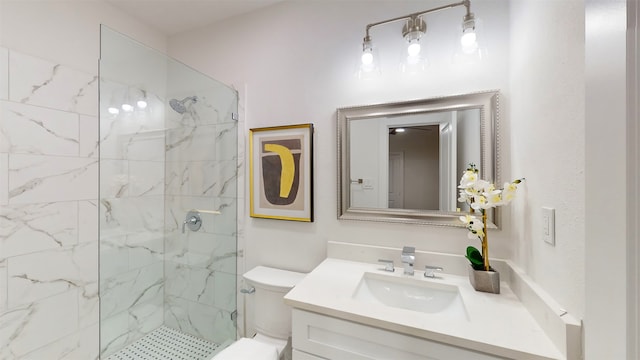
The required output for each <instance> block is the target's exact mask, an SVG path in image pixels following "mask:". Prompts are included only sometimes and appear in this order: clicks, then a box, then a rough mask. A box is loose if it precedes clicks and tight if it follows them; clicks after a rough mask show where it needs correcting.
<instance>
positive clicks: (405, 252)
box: [402, 246, 416, 255]
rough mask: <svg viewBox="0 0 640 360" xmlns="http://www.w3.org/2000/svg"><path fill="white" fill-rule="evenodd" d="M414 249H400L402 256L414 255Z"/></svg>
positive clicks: (410, 247) (411, 247) (408, 247)
mask: <svg viewBox="0 0 640 360" xmlns="http://www.w3.org/2000/svg"><path fill="white" fill-rule="evenodd" d="M415 254H416V248H415V247H413V246H404V247H402V255H415Z"/></svg>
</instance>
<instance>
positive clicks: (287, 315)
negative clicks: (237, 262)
mask: <svg viewBox="0 0 640 360" xmlns="http://www.w3.org/2000/svg"><path fill="white" fill-rule="evenodd" d="M305 275H306V274H303V273H298V272H293V271H287V270H281V269H274V268H270V267H266V266H257V267H255V268H253V269H251V270H249V271H247V272H246V273H245V274H244V275H243V277H244V279H245V282H246V283H247V285H248V286H250V287H252V288H254V289H255V292H254V293H253V294H251V295H250V296H255V299H254V301H253V306H254V318H255V328H256V331H257V334H256V336H255V337H253V338H241V339H239V340H238V341H236V342H235V343H233V344H231V345H230V346H229V347H227V348H226V349H224V350H222V351H221V352H220V353H218V354H217V355H215V356H214V357H213V360H244V359H246V360H278V359H281V358H282V356H283V351H284V349H285V347H286V345H287V342H288V339H289V337H290V336H291V308H290V307H289V306H288V305H286V304H285V303H284V299H283V298H284V295H285V294H286V293H288V292H289V290H291V289H292V288H293V287H294V286H295V285H296V284H297V283H298V282H300V280H302V279H303V278H304V276H305Z"/></svg>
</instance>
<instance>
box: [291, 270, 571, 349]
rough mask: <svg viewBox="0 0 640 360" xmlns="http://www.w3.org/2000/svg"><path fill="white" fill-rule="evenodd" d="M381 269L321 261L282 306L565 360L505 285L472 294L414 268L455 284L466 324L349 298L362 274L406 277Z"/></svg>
mask: <svg viewBox="0 0 640 360" xmlns="http://www.w3.org/2000/svg"><path fill="white" fill-rule="evenodd" d="M380 268H381V266H380V265H379V264H367V263H360V262H354V261H347V260H339V259H331V258H329V259H326V260H324V261H323V262H322V263H321V264H320V265H318V266H317V267H316V268H315V269H314V270H313V271H312V272H310V273H309V274H308V275H307V276H306V277H305V278H304V279H303V280H302V281H301V282H300V283H299V284H298V285H296V287H295V288H294V289H293V290H291V291H290V292H289V293H288V294H287V295H286V296H285V302H286V303H287V304H289V305H291V306H292V307H294V308H299V309H303V310H308V311H313V312H316V313H320V314H324V315H329V316H333V317H337V318H341V319H345V320H350V321H354V322H358V323H361V324H365V325H370V326H376V327H379V328H383V329H388V330H392V331H395V332H398V333H402V334H407V335H412V336H416V337H420V338H425V339H429V340H434V341H439V342H442V343H446V344H450V345H454V346H459V347H464V348H467V349H473V350H476V351H481V352H486V353H489V354H494V355H498V356H503V357H507V358H513V359H518V360H527V359H535V360H540V359H564V356H563V355H562V353H561V352H560V351H559V350H558V349H557V348H556V347H555V346H554V345H553V343H552V342H551V340H550V339H549V338H548V337H547V335H546V334H545V333H544V331H543V330H542V329H541V328H540V326H538V324H537V323H536V322H535V320H534V319H533V317H532V316H531V315H530V314H529V312H528V311H527V309H526V308H525V307H524V306H523V305H522V303H521V302H520V301H519V300H518V298H517V297H516V296H515V295H514V294H513V292H512V291H511V289H509V287H508V286H507V284H506V283H505V282H502V283H501V294H488V293H482V292H477V291H475V290H474V289H473V287H471V284H470V283H469V279H468V278H467V277H463V276H457V275H450V274H446V273H438V274H437V276H438V277H437V278H435V279H429V278H424V276H423V273H422V271H418V270H416V271H415V275H413V277H414V279H417V280H420V281H433V282H440V283H442V282H444V283H447V284H452V285H456V286H458V288H459V291H460V295H461V297H462V299H463V302H464V305H465V308H466V310H467V315H468V320H465V319H452V318H450V317H447V316H445V315H438V314H427V313H419V312H415V311H410V310H404V309H398V308H392V307H388V306H385V305H381V304H374V303H363V302H362V301H358V300H355V299H353V298H352V295H353V294H354V292H355V290H356V288H357V286H358V284H359V283H360V280H361V279H362V276H363V274H364V273H365V272H373V273H381V274H385V275H388V276H395V277H406V276H407V275H404V274H403V271H402V268H396V271H395V272H394V273H391V272H384V271H381V270H380Z"/></svg>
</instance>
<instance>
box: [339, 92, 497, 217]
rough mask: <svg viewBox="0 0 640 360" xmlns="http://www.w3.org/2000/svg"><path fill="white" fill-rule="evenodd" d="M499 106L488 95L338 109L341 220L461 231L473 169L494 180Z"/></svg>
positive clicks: (489, 93) (470, 95) (466, 95)
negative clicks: (461, 187) (465, 182)
mask: <svg viewBox="0 0 640 360" xmlns="http://www.w3.org/2000/svg"><path fill="white" fill-rule="evenodd" d="M497 105H498V92H497V91H489V92H482V93H474V94H465V95H457V96H448V97H440V98H434V99H424V100H415V101H409V102H403V103H391V104H379V105H369V106H359V107H349V108H341V109H338V132H339V144H338V151H339V159H340V162H341V163H340V166H339V169H338V172H339V177H340V178H339V184H340V186H339V194H340V195H339V196H340V199H339V209H338V212H339V214H338V217H339V218H340V219H355V220H374V221H393V222H417V223H428V224H436V225H452V226H458V225H459V224H457V223H456V221H455V219H457V214H456V211H466V210H468V209H466V208H465V207H466V205H465V204H462V203H458V201H457V198H458V189H457V186H458V182H459V179H460V177H461V176H462V174H463V172H464V171H465V169H466V168H467V167H468V165H469V164H470V163H473V164H476V165H477V166H478V168H479V169H480V173H481V174H480V175H481V176H483V178H490V179H496V176H495V174H496V166H495V165H496V164H495V163H496V160H495V147H496V146H497V144H496V141H495V136H494V133H495V126H496V121H497ZM494 223H495V221H494Z"/></svg>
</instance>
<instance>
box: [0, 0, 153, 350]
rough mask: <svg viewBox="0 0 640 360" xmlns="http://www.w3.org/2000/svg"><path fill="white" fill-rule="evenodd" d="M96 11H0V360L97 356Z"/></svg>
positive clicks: (42, 6) (133, 32)
mask: <svg viewBox="0 0 640 360" xmlns="http://www.w3.org/2000/svg"><path fill="white" fill-rule="evenodd" d="M100 23H106V24H108V25H110V26H111V27H113V28H115V29H117V30H120V31H122V32H126V33H128V34H129V35H130V36H132V37H135V38H137V39H139V40H141V41H143V42H145V43H147V44H149V45H151V46H153V47H156V48H158V49H160V50H163V49H164V48H165V40H164V38H163V37H162V36H160V35H158V34H156V33H155V32H154V31H153V30H151V29H147V28H145V27H143V26H140V25H139V24H138V23H137V22H136V21H135V20H133V19H132V18H130V17H129V16H128V15H127V14H124V13H120V12H118V11H116V10H114V9H113V8H111V7H110V6H109V5H107V4H106V3H104V2H82V3H80V2H61V1H55V2H54V1H4V0H3V1H2V2H0V35H1V37H0V134H2V136H1V137H0V217H1V218H2V219H1V220H0V222H1V225H2V226H1V227H2V231H1V232H0V323H1V324H2V331H0V358H3V359H63V358H65V359H96V358H97V357H98V316H99V314H98V288H97V285H98V284H97V283H98V224H97V223H98V205H97V196H98V171H97V170H98V169H97V151H96V150H97V149H96V143H97V140H98V81H97V75H98V72H97V70H98V58H99V46H100V37H99V26H100Z"/></svg>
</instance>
